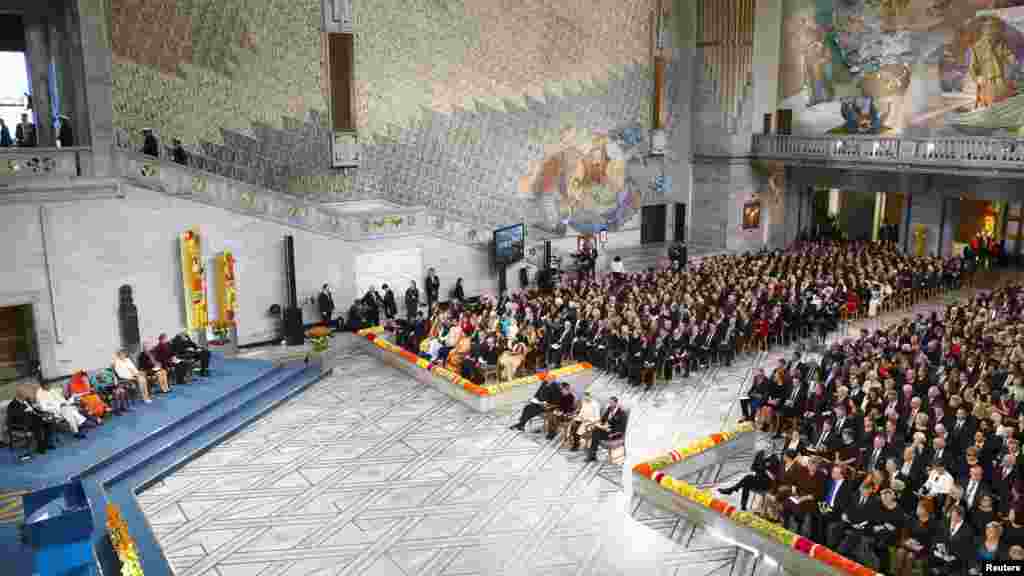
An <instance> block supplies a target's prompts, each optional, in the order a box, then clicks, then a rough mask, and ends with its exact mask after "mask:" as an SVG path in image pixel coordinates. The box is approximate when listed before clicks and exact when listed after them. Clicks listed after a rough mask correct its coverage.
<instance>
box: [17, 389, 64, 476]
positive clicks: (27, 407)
mask: <svg viewBox="0 0 1024 576" xmlns="http://www.w3.org/2000/svg"><path fill="white" fill-rule="evenodd" d="M24 396H25V394H23V393H22V390H21V387H20V386H19V388H18V390H17V391H16V392H15V397H14V399H13V400H11V403H10V404H8V405H7V418H8V420H9V421H10V423H11V424H12V425H13V426H16V427H19V428H24V429H26V430H28V431H29V432H31V433H32V437H33V438H35V440H36V452H38V453H39V454H44V453H46V450H47V449H50V450H52V449H54V448H55V446H54V445H53V444H52V440H51V437H52V435H51V432H52V431H51V427H52V426H53V425H52V424H51V423H50V422H48V421H47V419H46V418H45V417H44V416H43V414H42V412H39V411H37V410H36V409H35V408H33V407H32V404H30V403H29V402H28V401H27V400H25V398H24ZM22 459H23V460H28V459H29V458H26V457H23V458H22Z"/></svg>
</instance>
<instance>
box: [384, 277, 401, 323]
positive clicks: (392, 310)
mask: <svg viewBox="0 0 1024 576" xmlns="http://www.w3.org/2000/svg"><path fill="white" fill-rule="evenodd" d="M381 288H382V289H383V290H384V296H383V298H382V299H383V300H384V317H385V318H387V319H388V320H394V319H395V316H398V304H397V303H396V302H395V293H394V291H393V290H391V287H390V286H388V285H387V284H385V285H383V286H381Z"/></svg>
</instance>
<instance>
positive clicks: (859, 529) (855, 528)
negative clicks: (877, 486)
mask: <svg viewBox="0 0 1024 576" xmlns="http://www.w3.org/2000/svg"><path fill="white" fill-rule="evenodd" d="M873 490H874V487H873V485H872V484H871V483H870V482H866V483H863V484H861V489H860V493H859V494H858V495H857V496H855V497H854V498H853V499H852V500H851V502H850V504H849V506H848V507H847V510H846V512H844V513H843V514H842V515H841V516H840V521H839V522H837V523H835V524H832V525H831V526H829V527H828V547H829V548H832V549H835V550H837V551H838V552H839V553H840V554H843V555H849V554H850V553H851V551H853V550H857V549H858V548H859V547H860V540H861V538H862V537H863V536H864V535H865V534H867V533H868V530H869V529H870V527H871V519H872V518H874V517H875V516H877V512H878V499H877V498H876V497H875V496H874V494H873V493H872V492H873Z"/></svg>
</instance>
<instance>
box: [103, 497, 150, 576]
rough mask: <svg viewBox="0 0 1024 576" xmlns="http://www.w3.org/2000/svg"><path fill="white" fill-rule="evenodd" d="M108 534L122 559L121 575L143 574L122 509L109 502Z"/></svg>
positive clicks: (136, 575)
mask: <svg viewBox="0 0 1024 576" xmlns="http://www.w3.org/2000/svg"><path fill="white" fill-rule="evenodd" d="M107 534H108V535H109V536H110V543H111V545H112V546H113V547H114V552H115V553H116V554H117V559H118V560H120V561H121V573H120V576H143V573H142V564H140V562H139V552H138V549H136V547H135V540H133V539H132V537H131V534H129V533H128V524H127V523H126V522H125V521H124V518H123V517H122V516H121V510H120V509H119V508H118V507H117V506H115V505H114V504H107Z"/></svg>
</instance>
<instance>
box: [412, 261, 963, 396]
mask: <svg viewBox="0 0 1024 576" xmlns="http://www.w3.org/2000/svg"><path fill="white" fill-rule="evenodd" d="M960 273H961V272H960V260H959V259H957V258H954V259H948V260H943V259H937V258H917V257H910V256H906V255H903V254H901V253H900V252H898V251H897V250H896V248H895V247H893V246H891V245H888V244H881V243H867V242H807V243H802V244H799V245H797V246H795V247H794V248H792V249H790V250H788V251H779V252H766V253H760V254H746V255H741V256H737V255H728V256H718V257H711V258H706V259H704V260H702V261H701V262H700V263H699V264H696V265H694V266H690V267H686V268H682V269H672V270H649V271H646V272H640V273H632V274H622V275H615V274H605V275H586V276H581V277H579V278H576V279H572V280H568V281H566V282H565V283H563V285H562V286H559V287H557V288H555V289H554V290H550V291H522V292H518V293H515V294H512V295H508V296H503V297H502V298H501V299H500V300H497V299H493V298H483V299H481V301H480V303H479V304H478V305H477V306H476V307H472V308H471V307H468V306H465V305H463V304H462V303H459V302H452V303H449V304H448V305H446V306H439V307H435V309H434V310H433V311H432V313H431V315H430V316H429V318H427V317H420V318H416V319H413V320H412V321H411V322H403V323H402V329H401V330H399V331H400V332H401V334H400V336H401V338H400V340H401V341H400V342H399V344H400V345H404V346H406V347H407V348H409V349H410V350H413V351H414V352H416V353H419V354H421V355H423V356H425V357H427V358H429V359H430V360H431V361H433V362H437V363H441V364H444V365H446V366H447V367H448V368H449V369H451V370H454V371H456V372H457V373H460V374H462V375H463V376H465V377H467V378H470V379H472V380H474V381H477V382H478V383H480V382H483V380H484V379H485V378H486V377H487V376H488V374H494V375H495V376H497V377H498V378H500V379H501V380H510V379H513V378H515V377H516V375H517V373H518V371H519V370H520V369H527V370H532V369H540V368H544V367H547V368H555V367H558V366H560V365H561V363H562V362H563V361H564V360H566V359H573V360H576V361H588V362H590V363H591V364H593V365H594V366H595V367H597V368H598V369H602V370H607V371H613V372H616V373H618V374H619V375H621V376H622V377H626V378H629V380H630V381H631V382H632V383H633V384H635V385H647V386H651V385H653V383H654V382H655V379H656V378H658V377H660V378H662V379H665V380H669V381H670V380H672V379H673V378H674V377H675V376H676V375H677V374H679V375H683V376H686V375H688V374H689V373H690V371H692V370H696V369H700V368H702V367H705V366H707V365H709V364H710V363H711V361H712V360H713V359H715V358H718V359H721V361H722V362H724V363H726V364H728V363H730V362H731V361H732V359H733V358H734V357H735V355H736V354H737V353H741V352H744V351H747V350H754V349H761V348H767V347H768V345H769V343H770V342H774V341H786V340H789V339H791V338H794V337H796V336H798V335H802V334H817V335H818V337H819V338H820V339H821V340H824V337H825V335H826V334H827V333H828V331H830V330H832V329H834V328H835V327H836V326H837V325H838V323H839V322H840V320H841V319H842V316H843V314H844V311H847V310H849V308H850V307H849V305H848V303H849V302H850V301H851V300H853V301H857V302H864V303H870V302H875V303H876V307H877V306H878V302H880V301H881V300H883V299H884V298H885V297H886V296H887V295H891V297H892V298H893V299H897V298H898V299H900V301H902V302H907V303H909V300H910V298H909V297H910V296H911V295H914V294H918V293H921V292H923V291H924V290H925V289H929V288H939V287H942V286H944V285H945V286H953V285H956V284H957V283H959V282H960ZM865 307H866V306H865Z"/></svg>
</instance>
